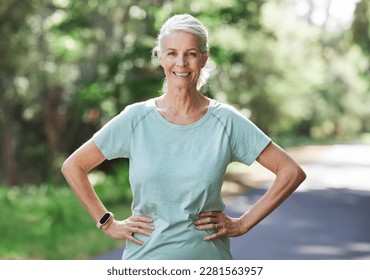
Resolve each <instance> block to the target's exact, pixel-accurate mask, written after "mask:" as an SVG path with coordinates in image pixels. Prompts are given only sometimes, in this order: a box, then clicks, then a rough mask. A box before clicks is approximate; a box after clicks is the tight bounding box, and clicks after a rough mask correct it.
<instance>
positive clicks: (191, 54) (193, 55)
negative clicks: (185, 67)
mask: <svg viewBox="0 0 370 280" xmlns="http://www.w3.org/2000/svg"><path fill="white" fill-rule="evenodd" d="M188 55H189V56H191V57H196V56H197V53H196V52H190V53H189V54H188Z"/></svg>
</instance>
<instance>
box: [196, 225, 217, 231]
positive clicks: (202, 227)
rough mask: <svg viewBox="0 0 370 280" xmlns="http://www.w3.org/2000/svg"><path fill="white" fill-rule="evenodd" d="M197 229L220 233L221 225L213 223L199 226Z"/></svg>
mask: <svg viewBox="0 0 370 280" xmlns="http://www.w3.org/2000/svg"><path fill="white" fill-rule="evenodd" d="M195 228H196V229H197V230H215V231H219V230H220V229H221V225H220V224H219V223H211V224H204V225H198V226H196V227H195Z"/></svg>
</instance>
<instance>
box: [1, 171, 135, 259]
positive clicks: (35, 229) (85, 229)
mask: <svg viewBox="0 0 370 280" xmlns="http://www.w3.org/2000/svg"><path fill="white" fill-rule="evenodd" d="M120 178H121V180H122V181H120V182H122V183H125V180H124V179H123V178H125V176H124V175H121V176H120ZM110 183H111V180H108V181H107V182H106V183H103V182H101V183H100V185H101V186H104V187H107V189H105V190H104V191H99V190H97V191H98V192H99V195H100V197H101V199H102V200H103V201H104V202H105V204H106V205H107V207H109V209H110V210H111V211H113V212H114V213H115V214H116V218H117V219H124V218H126V217H128V215H129V213H130V200H125V199H124V197H126V198H128V197H129V195H128V194H127V193H124V192H122V191H121V192H120V191H117V190H115V188H114V187H112V185H111V184H110ZM108 187H109V189H108ZM121 188H122V189H127V188H128V187H127V184H126V185H125V186H121ZM0 204H1V205H2V214H1V216H0V225H1V239H0V259H84V258H89V257H91V256H94V255H98V254H102V253H105V252H106V251H107V250H110V249H113V248H115V247H117V246H121V247H122V246H123V244H124V242H123V241H117V240H112V239H110V238H109V237H108V236H105V235H104V233H102V232H101V231H99V230H97V228H96V226H95V224H94V221H93V220H92V219H91V217H90V216H89V215H88V213H87V212H86V211H85V210H84V209H83V208H82V206H81V204H80V203H79V201H78V200H77V198H76V196H75V195H74V193H73V192H72V190H71V189H70V188H69V187H60V188H56V187H54V186H51V185H42V186H30V187H23V188H8V187H4V186H3V187H0ZM98 240H99V242H97V241H98Z"/></svg>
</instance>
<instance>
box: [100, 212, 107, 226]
mask: <svg viewBox="0 0 370 280" xmlns="http://www.w3.org/2000/svg"><path fill="white" fill-rule="evenodd" d="M109 217H110V213H105V214H104V216H103V217H102V218H101V219H100V221H99V222H100V223H101V224H104V223H105V222H106V221H107V220H108V219H109Z"/></svg>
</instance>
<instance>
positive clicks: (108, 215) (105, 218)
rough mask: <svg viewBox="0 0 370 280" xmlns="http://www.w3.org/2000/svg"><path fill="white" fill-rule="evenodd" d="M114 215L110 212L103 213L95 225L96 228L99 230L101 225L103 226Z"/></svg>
mask: <svg viewBox="0 0 370 280" xmlns="http://www.w3.org/2000/svg"><path fill="white" fill-rule="evenodd" d="M113 217H114V215H113V213H111V212H107V213H105V214H104V215H103V216H102V217H101V218H100V219H99V220H98V222H97V223H96V227H97V228H99V229H100V228H101V227H102V226H103V225H105V224H106V223H107V222H108V221H109V220H110V219H111V218H113Z"/></svg>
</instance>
